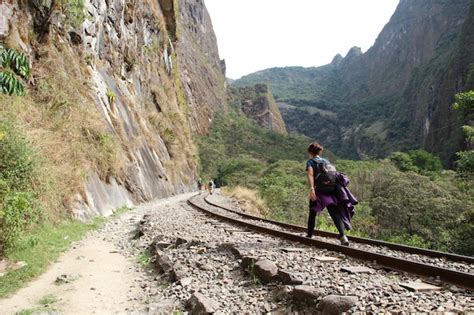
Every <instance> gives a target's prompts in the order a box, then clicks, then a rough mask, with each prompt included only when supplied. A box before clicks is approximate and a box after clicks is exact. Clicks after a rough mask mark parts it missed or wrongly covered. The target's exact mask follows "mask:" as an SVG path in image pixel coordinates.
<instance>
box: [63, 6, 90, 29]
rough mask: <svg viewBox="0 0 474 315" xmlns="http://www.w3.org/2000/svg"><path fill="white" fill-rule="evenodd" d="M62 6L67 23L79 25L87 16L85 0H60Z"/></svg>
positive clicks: (73, 25) (74, 25)
mask: <svg viewBox="0 0 474 315" xmlns="http://www.w3.org/2000/svg"><path fill="white" fill-rule="evenodd" d="M60 4H61V8H62V10H63V13H64V15H65V16H66V24H67V25H69V26H72V27H79V25H80V24H81V23H82V22H84V19H85V18H86V13H85V9H84V8H85V7H84V0H60Z"/></svg>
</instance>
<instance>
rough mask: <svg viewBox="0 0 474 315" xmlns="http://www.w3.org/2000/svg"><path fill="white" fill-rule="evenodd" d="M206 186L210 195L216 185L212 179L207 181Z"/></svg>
mask: <svg viewBox="0 0 474 315" xmlns="http://www.w3.org/2000/svg"><path fill="white" fill-rule="evenodd" d="M208 188H209V193H210V194H211V195H212V194H213V193H214V189H215V188H216V185H215V184H214V180H213V179H211V180H210V181H209V184H208Z"/></svg>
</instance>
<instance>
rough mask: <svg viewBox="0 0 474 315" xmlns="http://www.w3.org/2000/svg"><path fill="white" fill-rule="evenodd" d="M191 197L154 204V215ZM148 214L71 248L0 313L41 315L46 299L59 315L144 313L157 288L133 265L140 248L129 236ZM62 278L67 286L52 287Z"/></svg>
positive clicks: (0, 304) (133, 215) (117, 222)
mask: <svg viewBox="0 0 474 315" xmlns="http://www.w3.org/2000/svg"><path fill="white" fill-rule="evenodd" d="M189 196H190V195H189V194H188V195H179V196H176V197H172V198H168V199H163V200H160V201H158V202H155V204H154V205H153V211H159V210H160V208H162V207H168V206H174V205H176V204H178V203H180V202H182V201H183V200H186V199H187V198H188V197H189ZM149 211H150V207H138V208H137V209H134V210H132V211H130V212H128V213H125V214H124V215H122V216H120V217H118V218H116V219H113V220H112V221H111V222H109V223H107V224H106V225H105V226H104V227H103V228H102V229H100V230H99V231H96V232H93V233H91V234H90V235H88V236H87V237H86V238H85V239H83V240H82V241H80V242H78V243H76V244H74V245H73V247H72V248H71V249H70V250H68V251H67V252H66V253H64V254H63V255H62V256H61V257H60V258H59V260H58V261H57V262H55V263H54V264H52V265H51V266H50V268H49V269H48V271H47V272H46V273H44V274H43V275H41V276H40V277H39V278H37V279H36V280H34V281H33V282H31V283H30V284H29V285H28V286H27V287H25V288H23V289H21V290H20V291H18V292H17V293H16V294H15V295H13V296H12V297H10V298H8V299H5V300H0V310H1V311H0V313H1V314H2V315H3V314H15V313H17V312H19V311H21V310H25V309H38V310H40V309H41V307H44V306H41V305H40V304H39V301H40V300H41V299H43V298H44V297H45V296H50V297H53V298H55V299H57V302H55V303H52V304H51V305H50V306H49V307H50V309H54V310H57V311H58V312H59V313H60V314H124V313H132V312H133V313H135V314H136V313H147V304H148V302H149V301H150V298H151V297H152V296H153V295H154V294H156V292H154V286H155V287H157V286H156V283H155V284H154V285H153V275H152V273H150V271H147V270H146V269H145V268H144V267H143V266H142V265H141V264H139V263H138V261H137V259H138V255H139V253H140V246H139V244H137V243H138V242H139V241H136V240H134V239H133V235H134V233H135V230H136V226H137V223H138V222H139V221H140V219H141V218H142V217H143V215H144V214H145V213H147V212H149ZM61 275H66V279H67V280H66V283H63V284H59V285H58V284H55V281H56V279H57V278H58V277H60V276H61ZM69 279H70V280H71V281H69ZM156 290H158V289H156Z"/></svg>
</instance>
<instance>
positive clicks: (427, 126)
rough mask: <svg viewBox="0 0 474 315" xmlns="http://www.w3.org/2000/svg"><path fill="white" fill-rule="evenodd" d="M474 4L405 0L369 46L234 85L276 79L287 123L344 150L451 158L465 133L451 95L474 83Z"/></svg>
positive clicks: (353, 154)
mask: <svg viewBox="0 0 474 315" xmlns="http://www.w3.org/2000/svg"><path fill="white" fill-rule="evenodd" d="M470 6H471V13H469V7H470ZM472 6H473V2H472V1H469V0H460V1H454V2H453V1H447V0H440V1H430V0H420V1H409V0H402V1H400V4H399V5H398V7H397V10H396V12H395V13H394V15H393V16H392V18H391V20H390V21H389V23H388V24H387V25H386V26H385V27H384V29H383V30H382V32H381V33H380V35H379V36H378V38H377V40H376V42H375V44H374V46H373V47H371V48H370V49H369V50H368V51H367V52H366V53H364V54H362V53H361V52H360V49H358V48H353V49H351V50H350V51H349V52H348V53H347V55H346V57H345V58H342V57H341V56H340V55H339V56H336V57H335V58H334V60H333V62H332V63H331V64H329V65H326V66H323V67H319V68H308V69H303V68H297V67H295V68H291V67H290V68H277V69H269V70H265V71H261V72H258V73H255V74H252V75H249V76H247V77H244V78H242V79H241V80H239V81H237V82H236V84H237V85H250V84H255V83H268V84H271V85H272V87H273V91H274V93H275V97H276V99H277V101H279V102H284V103H286V104H287V105H290V106H286V107H285V109H284V111H283V115H284V118H285V121H286V122H287V126H288V127H289V129H291V130H296V131H299V132H302V133H304V134H307V135H309V136H311V137H313V138H318V139H319V140H321V141H323V142H325V143H329V144H330V146H331V147H332V148H333V149H334V150H335V151H336V153H338V154H339V155H342V156H346V157H361V156H364V155H371V156H385V155H387V154H388V153H389V152H391V151H394V150H408V149H413V148H420V147H423V148H425V149H427V150H430V151H432V152H434V153H435V154H438V155H440V156H441V157H442V158H443V160H444V161H445V162H446V163H447V164H448V163H450V162H451V161H452V159H453V156H454V152H455V151H456V150H459V149H460V139H461V131H460V129H459V125H460V123H459V122H458V118H457V117H456V113H455V112H454V111H453V110H452V109H451V104H452V102H453V96H454V94H455V93H457V92H460V91H462V90H465V89H469V88H472V83H469V82H468V80H467V77H468V72H469V69H470V67H472V66H470V65H471V64H472V63H473V60H472V57H471V56H472V54H468V53H467V52H466V51H467V50H466V49H467V47H472V42H473V37H472V28H473V23H472ZM440 130H442V131H440Z"/></svg>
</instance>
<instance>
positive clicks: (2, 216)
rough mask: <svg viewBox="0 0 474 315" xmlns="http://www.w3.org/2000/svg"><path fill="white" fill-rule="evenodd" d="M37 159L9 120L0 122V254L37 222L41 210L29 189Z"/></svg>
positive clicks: (30, 188) (34, 174)
mask: <svg viewBox="0 0 474 315" xmlns="http://www.w3.org/2000/svg"><path fill="white" fill-rule="evenodd" d="M38 163H39V162H38V158H37V156H36V154H35V152H34V150H33V149H32V147H31V145H30V144H29V143H28V141H27V140H26V139H25V137H24V136H23V135H22V134H21V132H20V131H19V130H18V129H16V128H15V127H14V126H13V123H12V122H11V120H10V119H7V118H3V119H0V255H1V254H2V253H4V252H5V251H6V250H7V249H8V248H11V247H12V246H13V245H14V244H15V241H16V240H17V238H18V237H19V236H20V235H21V234H22V233H23V232H24V231H25V230H26V229H27V228H29V227H31V226H32V225H34V224H35V223H36V222H38V218H39V216H40V213H41V210H40V208H39V204H38V199H37V195H36V192H34V191H33V189H32V187H34V186H35V183H36V182H38V178H37V174H36V170H37V164H38Z"/></svg>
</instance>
